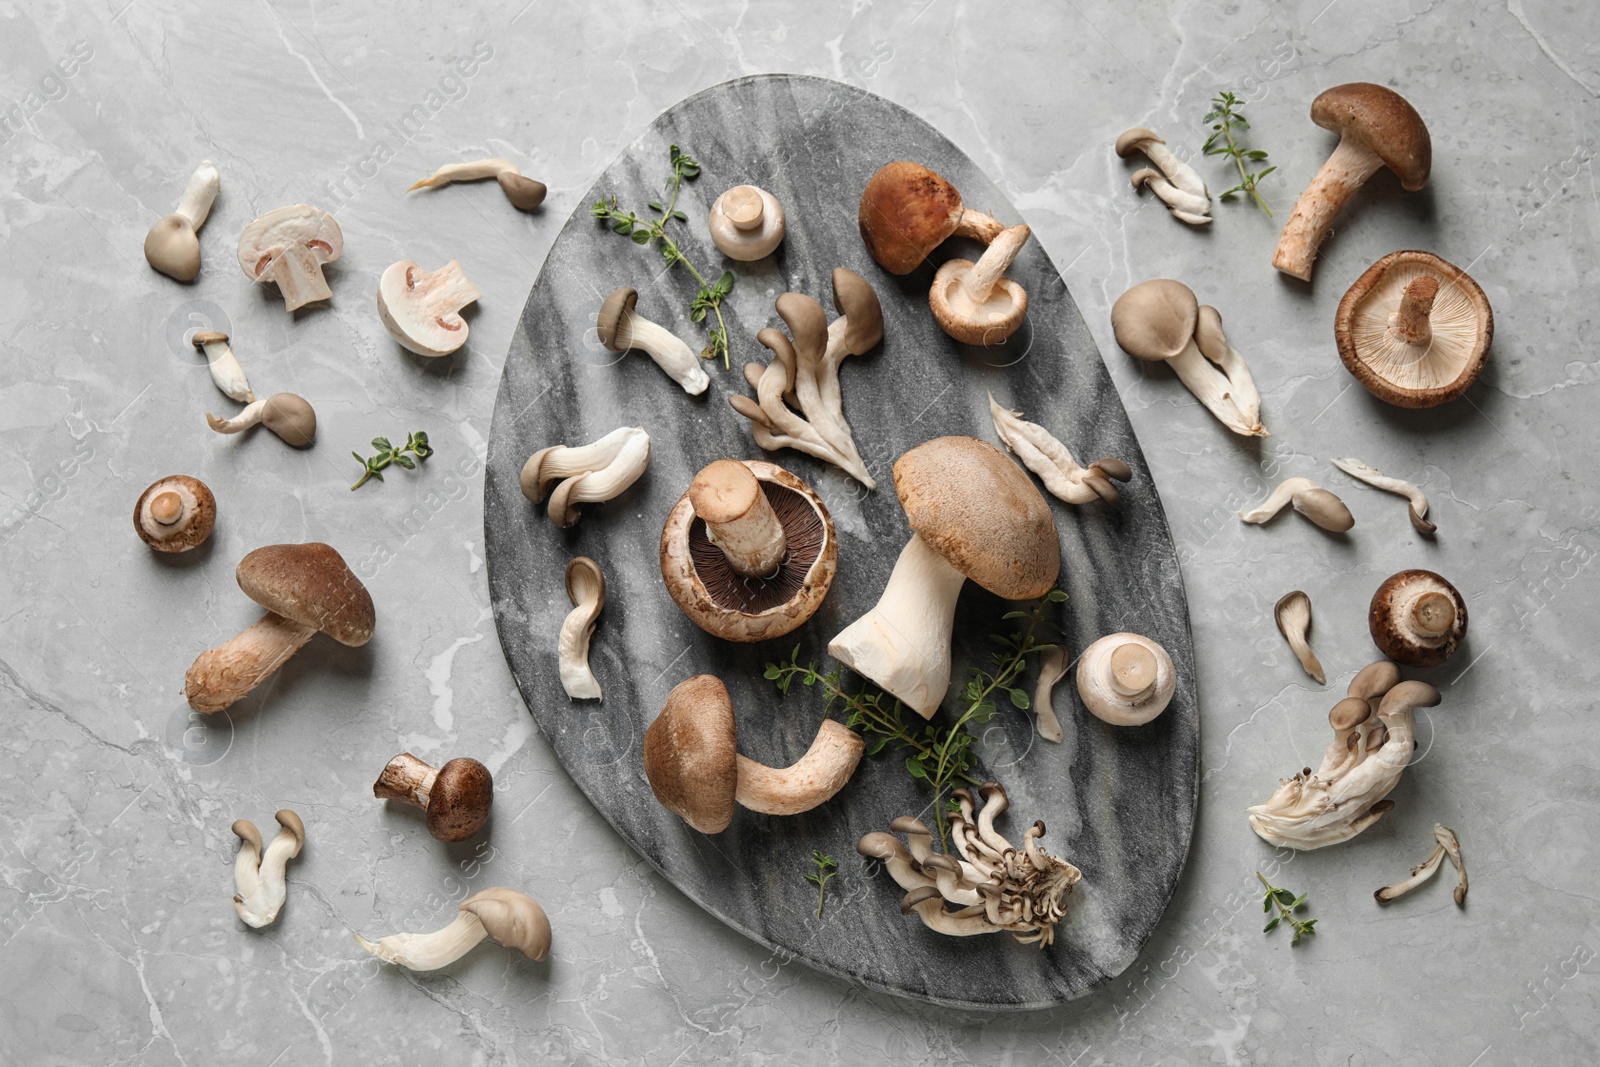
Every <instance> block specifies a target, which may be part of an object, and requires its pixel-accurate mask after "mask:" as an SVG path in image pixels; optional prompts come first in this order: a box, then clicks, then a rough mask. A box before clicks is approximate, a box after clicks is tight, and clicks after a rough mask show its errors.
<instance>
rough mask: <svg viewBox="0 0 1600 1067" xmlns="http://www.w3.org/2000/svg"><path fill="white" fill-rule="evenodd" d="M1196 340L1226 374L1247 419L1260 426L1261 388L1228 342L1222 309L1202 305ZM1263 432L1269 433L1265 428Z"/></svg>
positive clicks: (1201, 348)
mask: <svg viewBox="0 0 1600 1067" xmlns="http://www.w3.org/2000/svg"><path fill="white" fill-rule="evenodd" d="M1194 340H1195V344H1197V345H1198V346H1199V347H1200V353H1201V355H1203V356H1205V357H1206V358H1207V359H1209V360H1210V361H1211V362H1212V363H1215V364H1216V365H1217V366H1218V367H1219V368H1220V369H1221V370H1222V373H1223V374H1224V375H1225V376H1226V377H1227V379H1228V390H1229V396H1230V398H1231V399H1232V400H1233V403H1234V406H1235V407H1237V408H1238V409H1239V413H1240V414H1241V415H1243V416H1244V417H1245V421H1246V422H1249V423H1250V424H1252V425H1253V426H1256V427H1260V425H1261V391H1260V390H1259V389H1257V388H1256V380H1255V377H1254V376H1253V375H1251V373H1250V367H1249V366H1248V365H1247V364H1246V363H1245V361H1244V357H1243V356H1241V355H1240V354H1239V353H1238V352H1237V351H1236V350H1235V349H1234V347H1233V346H1232V345H1230V344H1229V343H1228V335H1227V334H1225V333H1223V332H1222V313H1221V312H1219V311H1218V310H1217V309H1216V308H1214V307H1212V306H1211V305H1210V304H1202V305H1201V306H1200V310H1199V313H1198V317H1197V319H1196V325H1195V331H1194ZM1263 436H1267V435H1266V434H1265V432H1264V431H1263Z"/></svg>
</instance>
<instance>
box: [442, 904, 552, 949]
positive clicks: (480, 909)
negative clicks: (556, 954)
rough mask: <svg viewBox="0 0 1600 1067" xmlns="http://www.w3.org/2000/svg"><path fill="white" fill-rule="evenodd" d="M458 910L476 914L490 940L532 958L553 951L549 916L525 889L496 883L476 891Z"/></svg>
mask: <svg viewBox="0 0 1600 1067" xmlns="http://www.w3.org/2000/svg"><path fill="white" fill-rule="evenodd" d="M457 910H458V911H464V912H466V913H468V914H469V915H475V916H477V919H478V921H479V922H480V923H482V924H483V930H484V933H486V934H488V935H489V937H490V939H491V940H493V941H494V942H496V943H497V944H500V945H503V946H505V947H506V948H514V949H517V950H518V951H520V952H521V953H522V954H523V955H524V956H527V957H528V958H529V959H530V960H542V959H544V958H545V956H547V955H549V953H550V918H549V916H547V915H546V914H545V913H544V908H542V907H540V906H539V902H538V901H537V900H534V899H533V898H532V897H530V896H528V895H527V894H526V893H519V892H517V891H516V890H515V889H507V888H505V887H504V886H495V887H493V888H492V889H485V890H483V891H482V892H481V893H474V894H473V895H472V896H470V897H468V898H467V899H466V900H463V901H462V902H461V905H460V907H459V908H458V909H457Z"/></svg>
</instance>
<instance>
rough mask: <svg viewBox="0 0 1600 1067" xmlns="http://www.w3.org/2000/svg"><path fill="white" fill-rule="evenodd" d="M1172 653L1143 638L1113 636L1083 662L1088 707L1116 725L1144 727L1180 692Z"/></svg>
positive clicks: (1081, 683) (1082, 689) (1082, 691)
mask: <svg viewBox="0 0 1600 1067" xmlns="http://www.w3.org/2000/svg"><path fill="white" fill-rule="evenodd" d="M1177 684H1178V682H1177V672H1176V671H1174V670H1173V667H1172V657H1171V656H1169V655H1167V650H1166V649H1164V648H1162V647H1161V646H1160V645H1158V644H1156V643H1155V642H1154V641H1152V640H1150V639H1149V638H1148V637H1143V636H1141V635H1139V634H1130V633H1120V634H1107V635H1106V636H1105V637H1102V638H1100V639H1099V640H1098V641H1096V642H1095V643H1094V644H1092V645H1090V646H1089V647H1088V648H1086V649H1084V650H1083V655H1082V656H1080V657H1079V658H1078V695H1079V696H1080V697H1082V698H1083V704H1084V707H1086V708H1088V709H1089V711H1090V712H1091V713H1092V714H1093V715H1094V717H1095V718H1097V719H1099V720H1101V721H1102V722H1108V723H1110V724H1111V725H1112V726H1143V725H1144V724H1145V723H1147V722H1149V721H1150V720H1151V719H1154V718H1155V717H1156V716H1157V715H1160V714H1161V713H1162V712H1163V711H1165V710H1166V709H1167V705H1168V704H1170V703H1171V702H1172V694H1173V692H1174V690H1176V688H1177Z"/></svg>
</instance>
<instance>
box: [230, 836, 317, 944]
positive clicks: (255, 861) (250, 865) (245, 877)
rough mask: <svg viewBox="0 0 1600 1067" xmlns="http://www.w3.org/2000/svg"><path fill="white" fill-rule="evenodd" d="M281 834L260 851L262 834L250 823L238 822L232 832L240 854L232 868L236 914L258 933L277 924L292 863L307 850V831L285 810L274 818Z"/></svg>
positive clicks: (286, 894) (287, 890) (286, 893)
mask: <svg viewBox="0 0 1600 1067" xmlns="http://www.w3.org/2000/svg"><path fill="white" fill-rule="evenodd" d="M274 818H276V819H277V820H278V833H277V836H276V837H274V838H273V839H272V844H270V845H268V846H267V848H266V851H265V852H263V851H262V849H261V831H259V830H257V829H256V825H255V823H253V822H251V821H250V820H249V819H237V820H235V821H234V824H233V832H234V835H235V836H236V837H238V838H239V854H238V857H237V858H236V859H235V860H234V865H233V885H234V894H233V910H234V911H235V912H236V913H238V916H239V918H241V919H243V920H244V922H245V925H246V926H251V927H254V928H255V929H257V930H259V929H261V928H262V927H263V926H271V925H272V924H273V923H275V922H277V921H278V912H280V911H282V910H283V902H284V901H285V900H286V899H287V897H288V892H289V889H288V881H287V879H286V877H285V875H286V873H287V871H288V867H289V861H290V860H292V859H294V858H295V857H296V856H298V855H300V850H301V849H302V848H304V847H305V843H306V828H305V824H304V823H302V822H301V821H300V816H298V815H296V814H295V813H294V812H292V811H290V810H289V809H288V808H284V809H282V810H281V811H279V812H278V814H277V815H276V816H274Z"/></svg>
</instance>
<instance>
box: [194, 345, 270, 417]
mask: <svg viewBox="0 0 1600 1067" xmlns="http://www.w3.org/2000/svg"><path fill="white" fill-rule="evenodd" d="M189 343H190V344H192V345H194V346H195V347H196V348H198V349H200V351H202V352H204V353H205V354H206V368H207V369H208V370H209V371H210V372H211V381H212V382H213V383H214V384H215V385H216V387H217V388H218V389H221V390H222V393H223V395H224V396H226V397H228V398H229V399H230V400H237V401H238V402H239V403H241V404H250V403H254V402H255V399H256V394H255V393H254V392H252V391H251V389H250V382H249V380H248V379H246V378H245V376H244V368H243V367H241V366H240V365H239V357H237V356H235V355H234V354H233V346H232V345H230V344H229V343H228V335H227V334H225V333H221V332H219V331H217V330H201V331H199V332H198V333H196V334H195V335H194V336H193V337H191V338H189Z"/></svg>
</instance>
